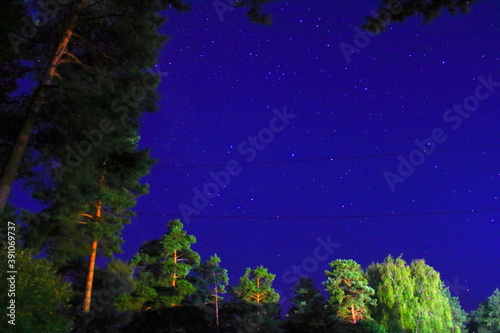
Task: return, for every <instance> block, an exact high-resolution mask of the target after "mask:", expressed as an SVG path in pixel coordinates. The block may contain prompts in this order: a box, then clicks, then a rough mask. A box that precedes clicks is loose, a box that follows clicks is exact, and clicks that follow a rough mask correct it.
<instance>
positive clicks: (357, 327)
mask: <svg viewBox="0 0 500 333" xmlns="http://www.w3.org/2000/svg"><path fill="white" fill-rule="evenodd" d="M195 243H196V238H195V236H193V235H189V234H188V233H187V232H186V230H184V226H183V224H182V223H181V221H180V220H172V221H170V222H169V223H168V225H167V231H166V233H165V234H164V235H163V236H162V237H161V238H158V239H154V240H151V241H148V242H145V243H144V244H143V245H142V246H141V247H140V249H139V251H138V252H137V254H136V255H135V256H134V257H133V258H132V259H131V260H130V261H128V262H123V261H121V260H117V259H115V260H112V261H110V262H108V264H107V265H106V267H105V268H96V271H95V284H94V287H93V292H92V296H91V306H90V309H89V311H87V312H86V311H84V310H81V304H80V303H81V299H82V297H84V295H85V291H86V288H85V284H86V278H85V269H84V267H83V266H79V265H78V264H79V263H74V265H73V266H72V267H71V272H70V270H69V268H66V274H65V275H64V277H63V276H61V274H60V273H58V271H57V269H56V266H55V263H54V262H50V261H49V260H47V259H45V258H38V259H37V258H35V257H34V256H33V254H31V253H30V252H29V251H27V250H23V251H21V252H20V253H19V254H18V256H17V267H18V271H19V274H18V282H17V286H16V302H17V303H18V306H19V307H20V308H22V309H23V310H22V311H20V312H19V314H18V315H17V318H16V325H15V327H12V326H9V324H8V323H7V321H6V320H5V318H3V319H2V331H7V332H10V331H12V332H28V331H30V332H31V331H37V332H51V333H54V332H70V331H73V332H117V333H118V332H124V333H125V332H137V331H140V330H142V331H145V332H200V333H201V332H203V333H205V332H218V333H223V332H259V331H261V332H283V333H285V332H290V333H295V332H297V333H298V332H320V333H321V332H325V333H326V332H376V333H383V332H389V333H393V332H394V333H396V332H429V333H430V332H457V333H458V332H480V333H493V332H498V330H499V328H500V316H499V313H500V291H499V290H498V289H497V290H495V291H494V292H493V294H492V295H491V296H490V297H489V298H488V299H487V300H486V301H485V302H483V303H482V304H480V305H479V307H478V309H477V310H475V311H473V312H471V313H470V314H467V313H466V312H465V311H464V310H463V309H462V307H461V306H460V303H459V300H458V297H454V296H452V295H451V293H450V291H449V289H448V287H446V286H445V285H444V283H443V282H442V280H441V279H440V275H439V273H438V272H437V271H435V270H434V269H433V268H432V267H430V266H429V265H427V264H426V263H425V261H424V260H423V259H419V260H413V261H412V262H411V263H410V264H408V263H407V262H405V261H404V260H403V258H402V257H401V256H400V257H397V258H394V257H392V256H390V255H389V256H387V258H385V260H384V261H383V262H380V263H378V262H374V263H372V264H371V265H369V266H368V267H367V268H366V269H363V268H361V266H360V265H359V264H358V263H356V262H355V261H354V260H348V259H337V260H334V261H333V262H331V263H330V264H329V269H328V270H326V271H325V280H324V281H323V282H322V285H323V287H324V293H322V292H321V291H320V290H319V289H318V288H317V287H316V286H315V284H314V281H313V280H312V279H309V278H301V279H300V280H299V281H298V282H297V284H296V285H295V287H294V290H293V297H292V300H291V307H290V309H289V311H288V313H287V314H286V315H285V316H284V317H282V316H281V315H280V312H281V304H280V302H279V300H280V295H279V294H278V293H277V292H276V291H275V290H274V288H273V282H274V280H275V278H276V275H275V274H272V273H271V272H269V271H268V269H267V268H265V267H264V266H258V267H255V268H247V269H246V270H245V273H244V274H243V276H241V277H240V278H239V281H238V282H237V283H235V284H229V278H228V271H227V270H226V269H224V268H223V265H222V264H221V258H219V257H218V256H217V255H216V254H214V255H212V256H211V257H210V258H209V259H207V260H205V261H202V260H201V258H200V255H199V254H198V253H196V252H195V251H194V250H193V249H192V248H191V246H192V245H193V244H195ZM80 264H82V263H81V262H80ZM5 272H6V271H5V270H2V271H0V278H1V279H5V278H6V276H5V275H6V273H5ZM1 289H2V290H1V295H0V300H1V301H2V304H7V302H8V300H7V294H8V293H7V287H6V286H5V287H4V285H3V284H2V288H1ZM325 295H326V296H325ZM4 317H5V316H4ZM12 329H13V330H12Z"/></svg>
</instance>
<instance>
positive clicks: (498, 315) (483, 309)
mask: <svg viewBox="0 0 500 333" xmlns="http://www.w3.org/2000/svg"><path fill="white" fill-rule="evenodd" d="M471 317H472V325H473V326H475V328H476V329H477V332H478V333H497V332H500V290H498V289H496V290H495V291H494V292H493V294H492V295H491V296H490V297H488V300H487V301H485V302H483V303H481V304H480V305H479V307H478V308H477V310H475V311H473V312H472V314H471Z"/></svg>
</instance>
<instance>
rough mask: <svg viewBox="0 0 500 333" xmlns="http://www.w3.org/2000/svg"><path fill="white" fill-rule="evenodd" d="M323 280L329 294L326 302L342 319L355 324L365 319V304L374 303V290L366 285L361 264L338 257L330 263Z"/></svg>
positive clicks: (366, 316)
mask: <svg viewBox="0 0 500 333" xmlns="http://www.w3.org/2000/svg"><path fill="white" fill-rule="evenodd" d="M330 268H331V270H330V271H325V275H326V277H327V280H326V281H325V282H323V284H324V285H325V288H326V291H327V292H328V294H329V299H328V304H329V306H330V307H331V308H332V309H333V311H335V313H336V314H337V315H338V316H339V317H340V318H343V319H344V320H346V321H348V322H350V323H352V324H356V323H357V322H358V321H359V320H363V319H367V318H368V315H367V306H368V305H370V304H372V305H373V304H376V301H375V300H373V299H372V298H371V296H372V295H373V294H374V290H373V289H372V288H371V287H370V286H369V285H368V281H367V280H366V278H365V277H364V275H363V271H362V269H361V266H360V265H359V264H358V263H356V262H355V261H354V260H342V259H338V260H335V261H333V262H331V263H330Z"/></svg>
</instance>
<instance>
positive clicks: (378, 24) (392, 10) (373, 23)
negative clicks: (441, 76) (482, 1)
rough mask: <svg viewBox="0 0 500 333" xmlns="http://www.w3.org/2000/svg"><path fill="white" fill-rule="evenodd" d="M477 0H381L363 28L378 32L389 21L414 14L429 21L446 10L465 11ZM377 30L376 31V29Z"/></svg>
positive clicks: (400, 19)
mask: <svg viewBox="0 0 500 333" xmlns="http://www.w3.org/2000/svg"><path fill="white" fill-rule="evenodd" d="M476 1H477V0H403V1H400V0H382V4H381V6H380V8H379V9H378V11H377V13H376V16H375V17H368V18H367V22H366V23H365V25H364V28H365V29H366V30H368V31H372V32H378V31H380V30H384V29H385V27H386V26H387V25H388V24H389V23H390V22H403V21H405V20H406V19H407V18H409V17H412V16H414V15H421V16H422V17H423V19H424V22H429V21H431V20H432V19H434V18H436V17H437V16H439V15H440V14H441V11H442V10H443V9H444V10H447V11H448V12H450V13H451V14H456V13H457V12H461V13H467V12H468V11H469V9H470V6H471V5H472V4H474V3H475V2H476ZM377 30H378V31H377Z"/></svg>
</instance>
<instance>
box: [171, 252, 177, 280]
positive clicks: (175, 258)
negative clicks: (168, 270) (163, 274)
mask: <svg viewBox="0 0 500 333" xmlns="http://www.w3.org/2000/svg"><path fill="white" fill-rule="evenodd" d="M174 264H177V250H175V251H174ZM176 279H177V274H175V270H174V275H173V278H172V287H175V280H176Z"/></svg>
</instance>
